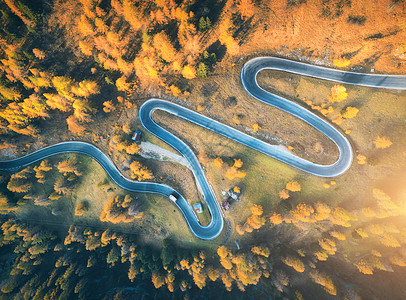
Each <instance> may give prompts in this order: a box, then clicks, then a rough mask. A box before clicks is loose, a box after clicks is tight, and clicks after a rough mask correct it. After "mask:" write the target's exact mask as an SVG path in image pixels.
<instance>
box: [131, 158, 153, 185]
mask: <svg viewBox="0 0 406 300" xmlns="http://www.w3.org/2000/svg"><path fill="white" fill-rule="evenodd" d="M130 170H131V178H132V179H137V180H139V181H142V180H148V179H153V178H154V176H153V175H152V172H151V171H150V170H148V169H147V168H146V167H144V166H143V165H141V163H140V162H138V161H133V162H132V163H131V165H130Z"/></svg>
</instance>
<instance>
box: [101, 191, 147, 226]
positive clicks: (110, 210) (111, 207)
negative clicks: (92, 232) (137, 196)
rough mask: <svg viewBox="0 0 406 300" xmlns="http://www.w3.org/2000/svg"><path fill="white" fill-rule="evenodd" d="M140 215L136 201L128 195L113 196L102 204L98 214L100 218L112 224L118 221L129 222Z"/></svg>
mask: <svg viewBox="0 0 406 300" xmlns="http://www.w3.org/2000/svg"><path fill="white" fill-rule="evenodd" d="M142 216H143V212H141V211H140V209H139V205H138V203H137V202H136V201H135V200H134V199H133V198H132V197H130V196H129V195H126V196H124V197H121V196H115V197H114V198H112V199H110V200H109V201H108V202H107V203H106V205H105V206H104V208H103V211H102V212H101V214H100V220H101V221H103V222H112V223H114V224H117V223H120V222H124V223H129V222H132V221H134V220H135V219H140V218H142Z"/></svg>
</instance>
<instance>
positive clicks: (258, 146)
mask: <svg viewBox="0 0 406 300" xmlns="http://www.w3.org/2000/svg"><path fill="white" fill-rule="evenodd" d="M265 69H271V70H279V71H285V72H289V73H295V74H299V75H304V76H310V77H315V78H320V79H325V80H331V81H336V82H341V83H346V84H354V85H361V86H367V87H376V88H386V89H397V90H405V89H406V76H401V75H376V74H361V73H353V72H344V71H339V70H334V69H328V68H324V67H319V66H314V65H309V64H305V63H301V62H295V61H290V60H286V59H281V58H275V57H257V58H254V59H251V60H250V61H248V62H247V63H246V64H245V65H244V66H243V68H242V70H241V82H242V84H243V86H244V88H245V89H246V90H247V92H248V93H249V94H250V95H251V96H253V97H254V98H256V99H258V100H259V101H262V102H264V103H266V104H269V105H272V106H274V107H276V108H278V109H281V110H283V111H285V112H287V113H290V114H292V115H294V116H295V117H298V118H300V119H302V120H303V121H305V122H306V123H308V124H310V125H311V126H313V127H314V128H316V129H317V130H319V131H320V132H322V133H323V134H325V135H326V136H327V137H328V138H330V139H331V140H332V141H333V142H334V143H335V144H336V145H337V147H338V149H339V158H338V160H337V161H336V162H335V163H333V164H331V165H320V164H315V163H312V162H310V161H307V160H305V159H302V158H300V157H298V156H296V155H293V154H291V153H290V152H288V151H283V150H281V149H280V148H279V147H277V146H273V145H269V144H267V143H265V142H263V141H261V140H258V139H256V138H254V137H252V136H249V135H247V134H245V133H243V132H240V131H238V130H236V129H234V128H232V127H230V126H227V125H225V124H222V123H220V122H218V121H215V120H213V119H210V118H208V117H205V116H203V115H201V114H199V113H196V112H194V111H192V110H189V109H187V108H185V107H182V106H180V105H177V104H174V103H172V102H168V101H164V100H160V99H150V100H148V101H146V102H145V103H144V104H143V105H142V106H141V107H140V110H139V119H140V121H141V123H142V125H143V126H144V127H145V129H146V130H148V131H149V132H151V133H152V134H154V135H155V136H157V137H158V138H160V139H161V140H162V141H164V142H166V143H168V144H169V145H170V146H172V147H173V148H175V149H176V150H177V151H178V152H179V153H180V154H182V155H183V156H184V157H185V158H186V159H187V160H188V162H189V164H190V166H191V169H192V172H193V175H194V176H195V178H196V181H197V184H198V186H199V188H200V191H201V192H202V194H203V196H204V198H205V201H206V203H207V205H208V208H209V210H210V213H211V216H212V219H211V222H210V224H209V225H207V226H202V225H201V224H200V223H199V221H198V219H197V217H196V215H195V213H194V211H193V209H192V207H191V206H190V204H189V203H188V202H187V201H186V199H185V198H184V197H183V196H182V195H180V194H179V193H177V192H176V191H175V190H174V189H173V188H171V187H169V186H167V185H164V184H160V183H152V182H137V181H132V180H129V179H127V178H125V177H124V176H123V175H122V174H121V173H120V171H119V170H118V168H117V167H116V166H115V164H114V163H113V162H112V161H111V159H110V158H109V157H108V156H107V155H106V154H104V153H103V152H102V151H101V150H100V149H98V148H97V147H96V146H94V145H92V144H89V143H86V142H80V141H69V142H63V143H59V144H55V145H52V146H49V147H46V148H43V149H40V150H38V151H36V152H33V153H31V154H28V155H26V156H23V157H20V158H17V159H14V160H8V161H0V170H3V171H8V172H15V171H17V170H19V169H20V168H22V167H24V166H27V165H29V164H32V163H34V162H36V161H39V160H42V159H44V158H46V157H49V156H52V155H56V154H61V153H67V152H76V153H81V154H85V155H88V156H90V157H92V158H93V159H95V160H96V161H97V162H98V163H99V164H100V165H101V166H102V167H103V168H104V170H105V171H106V172H107V174H109V176H110V177H111V178H112V180H113V181H114V182H115V183H116V184H117V185H118V186H120V187H121V188H123V189H125V190H128V191H133V192H139V193H156V194H160V195H163V196H166V197H169V195H171V194H172V193H175V194H177V195H179V197H178V200H177V201H176V205H177V206H178V208H179V209H180V210H181V212H182V214H183V216H184V217H185V220H186V222H187V224H188V226H189V228H190V230H191V231H192V233H193V234H194V235H195V236H197V237H198V238H200V239H204V240H211V239H214V238H216V237H218V236H219V234H220V233H221V231H222V229H223V225H224V220H223V218H222V214H221V212H220V208H219V206H218V204H217V202H216V199H215V196H214V194H213V193H212V191H211V189H210V186H209V184H208V182H207V180H206V178H205V176H204V172H203V170H202V167H201V166H200V164H199V162H198V160H197V157H196V155H195V154H194V153H193V152H192V150H191V149H190V148H189V147H188V146H187V145H186V144H185V143H184V142H182V141H181V140H180V139H179V138H177V137H176V136H174V135H173V134H171V133H170V132H168V131H167V130H165V129H163V128H162V127H160V126H159V125H158V124H156V123H155V122H154V120H153V118H152V113H153V112H154V111H155V110H163V111H166V112H168V113H170V114H173V115H175V116H177V117H180V118H183V119H185V120H187V121H190V122H192V123H195V124H197V125H199V126H202V127H205V128H207V129H209V130H212V131H214V132H216V133H218V134H221V135H223V136H224V137H227V138H230V139H232V140H234V141H236V142H239V143H241V144H243V145H245V146H247V147H250V148H252V149H255V150H257V151H259V152H262V153H264V154H266V155H269V156H271V157H273V158H275V159H278V160H280V161H282V162H284V163H286V164H288V165H290V166H293V167H295V168H297V169H300V170H302V171H304V172H307V173H310V174H313V175H316V176H321V177H335V176H338V175H340V174H342V173H344V172H345V171H346V170H348V168H349V167H350V166H351V163H352V159H353V153H352V148H351V144H350V142H349V141H348V140H347V138H346V137H345V136H344V135H343V134H341V133H340V132H339V131H338V130H337V129H335V128H334V127H333V126H332V125H330V124H329V123H328V122H326V121H325V120H323V119H322V118H320V117H318V116H317V115H315V114H313V113H312V112H310V111H308V110H307V109H305V108H304V107H302V106H300V105H298V104H296V103H294V102H291V101H289V100H286V99H284V98H282V97H279V96H277V95H274V94H272V93H269V92H267V91H265V90H264V89H262V88H261V87H260V86H259V85H258V83H257V74H258V73H259V72H260V71H262V70H265ZM168 201H169V200H168Z"/></svg>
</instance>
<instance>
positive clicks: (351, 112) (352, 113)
mask: <svg viewBox="0 0 406 300" xmlns="http://www.w3.org/2000/svg"><path fill="white" fill-rule="evenodd" d="M358 112H359V109H358V108H356V107H352V106H348V107H347V108H346V110H345V112H344V113H343V115H342V117H343V118H345V119H352V118H355V117H356V116H357V114H358Z"/></svg>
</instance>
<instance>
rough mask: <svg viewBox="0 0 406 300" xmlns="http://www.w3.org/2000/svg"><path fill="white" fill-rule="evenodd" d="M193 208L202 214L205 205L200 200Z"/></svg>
mask: <svg viewBox="0 0 406 300" xmlns="http://www.w3.org/2000/svg"><path fill="white" fill-rule="evenodd" d="M193 208H194V210H195V212H197V213H198V214H201V213H202V212H203V207H202V204H201V203H200V202H197V203H196V204H195V205H193Z"/></svg>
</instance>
